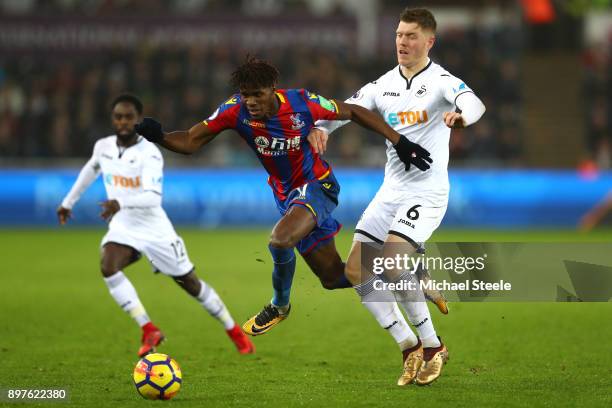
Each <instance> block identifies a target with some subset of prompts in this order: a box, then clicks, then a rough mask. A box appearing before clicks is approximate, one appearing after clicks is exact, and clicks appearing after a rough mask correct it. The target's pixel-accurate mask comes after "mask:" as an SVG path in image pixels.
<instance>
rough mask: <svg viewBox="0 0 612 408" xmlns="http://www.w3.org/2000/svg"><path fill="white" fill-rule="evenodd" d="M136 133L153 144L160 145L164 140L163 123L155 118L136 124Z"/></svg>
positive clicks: (145, 119)
mask: <svg viewBox="0 0 612 408" xmlns="http://www.w3.org/2000/svg"><path fill="white" fill-rule="evenodd" d="M136 133H138V134H139V135H142V136H143V137H144V138H145V139H147V140H148V141H150V142H153V143H160V142H161V141H162V140H163V139H164V132H163V130H162V125H161V123H159V122H158V121H156V120H155V119H153V118H144V119H143V120H142V122H140V123H138V124H136Z"/></svg>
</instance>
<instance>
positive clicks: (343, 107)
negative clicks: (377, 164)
mask: <svg viewBox="0 0 612 408" xmlns="http://www.w3.org/2000/svg"><path fill="white" fill-rule="evenodd" d="M335 102H336V104H337V106H338V111H339V112H338V119H341V120H342V119H350V120H352V121H353V122H355V123H357V124H359V125H361V126H363V127H364V128H366V129H369V130H373V131H374V132H376V133H379V134H381V135H383V136H384V137H385V138H386V139H387V140H388V141H389V142H391V144H392V145H393V147H394V148H395V151H396V152H397V156H398V157H399V159H400V160H401V161H402V162H403V163H404V164H405V165H406V171H408V170H409V169H410V165H411V164H414V165H415V166H416V167H417V168H419V169H420V170H423V171H425V170H427V169H429V168H430V167H431V166H430V164H431V163H433V160H432V159H431V154H430V153H429V152H428V151H427V150H426V149H424V148H423V147H421V146H420V145H419V144H417V143H413V142H411V141H410V140H408V138H406V137H403V136H402V135H400V134H399V133H397V132H396V131H395V130H393V128H391V126H389V125H388V124H387V123H386V122H385V121H384V120H383V118H382V117H381V116H380V115H378V114H376V113H374V112H372V111H370V110H368V109H366V108H364V107H362V106H359V105H354V104H351V103H344V102H338V101H335Z"/></svg>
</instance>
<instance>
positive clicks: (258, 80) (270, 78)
mask: <svg viewBox="0 0 612 408" xmlns="http://www.w3.org/2000/svg"><path fill="white" fill-rule="evenodd" d="M278 76H279V73H278V69H276V67H274V66H273V65H272V64H270V63H269V62H267V61H264V60H261V59H258V58H255V57H253V56H251V55H247V58H246V61H245V62H244V63H243V64H242V65H240V66H239V67H238V68H236V70H235V71H234V72H232V78H231V80H230V83H231V85H232V86H233V87H234V88H237V89H258V88H269V87H274V86H276V83H277V82H278Z"/></svg>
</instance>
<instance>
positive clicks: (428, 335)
mask: <svg viewBox="0 0 612 408" xmlns="http://www.w3.org/2000/svg"><path fill="white" fill-rule="evenodd" d="M401 305H402V307H403V308H404V310H405V311H406V315H407V316H408V320H409V321H410V323H412V325H413V326H414V328H415V329H416V331H417V332H418V333H419V337H420V338H421V342H422V343H423V347H438V346H440V341H439V340H438V336H437V335H436V329H435V328H434V326H433V322H432V321H431V315H430V314H429V309H428V308H427V303H425V302H413V301H403V302H401Z"/></svg>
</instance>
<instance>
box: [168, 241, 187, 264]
mask: <svg viewBox="0 0 612 408" xmlns="http://www.w3.org/2000/svg"><path fill="white" fill-rule="evenodd" d="M170 246H172V250H173V251H174V256H176V259H177V260H181V259H183V258H184V257H185V247H184V245H183V241H181V240H180V239H177V240H176V241H174V242H171V243H170Z"/></svg>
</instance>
